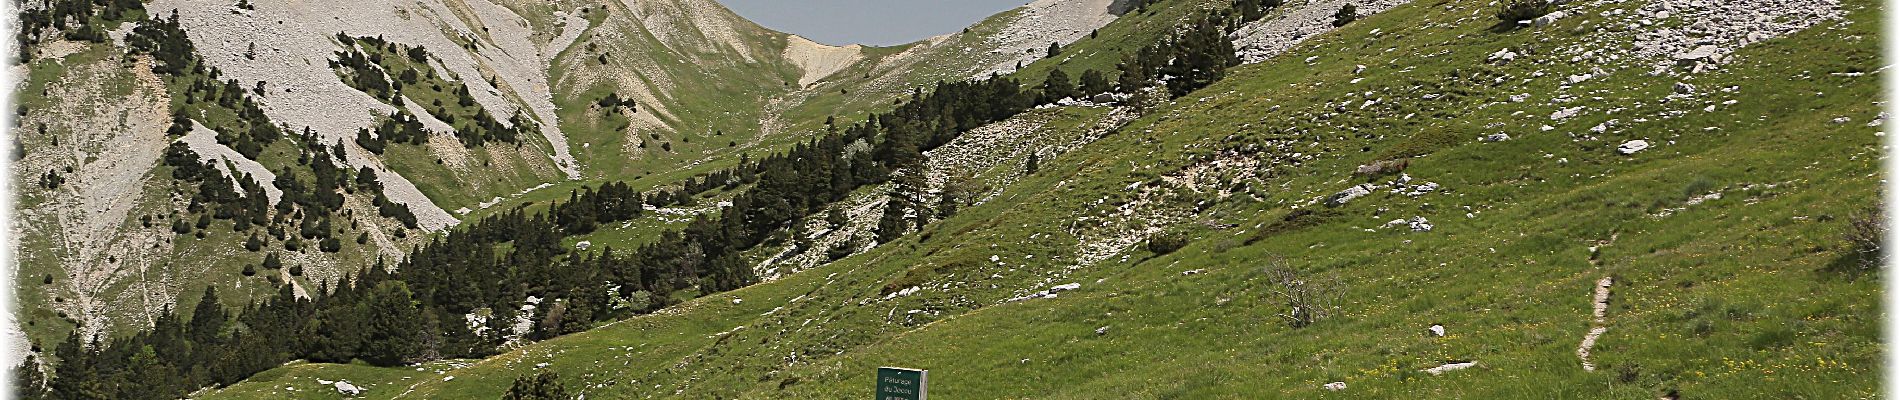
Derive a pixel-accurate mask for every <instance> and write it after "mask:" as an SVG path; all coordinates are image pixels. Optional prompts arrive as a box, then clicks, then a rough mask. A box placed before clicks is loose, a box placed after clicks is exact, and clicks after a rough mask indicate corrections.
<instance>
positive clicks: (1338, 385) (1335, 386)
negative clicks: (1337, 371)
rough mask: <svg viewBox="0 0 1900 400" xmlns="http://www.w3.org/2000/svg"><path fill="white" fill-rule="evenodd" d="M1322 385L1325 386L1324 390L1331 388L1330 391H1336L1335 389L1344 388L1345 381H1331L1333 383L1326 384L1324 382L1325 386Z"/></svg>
mask: <svg viewBox="0 0 1900 400" xmlns="http://www.w3.org/2000/svg"><path fill="white" fill-rule="evenodd" d="M1324 387H1325V388H1326V390H1331V391H1335V392H1336V391H1341V390H1346V383H1345V382H1333V383H1328V384H1326V386H1324Z"/></svg>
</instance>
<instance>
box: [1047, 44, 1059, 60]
mask: <svg viewBox="0 0 1900 400" xmlns="http://www.w3.org/2000/svg"><path fill="white" fill-rule="evenodd" d="M1061 54H1062V44H1061V43H1056V42H1049V55H1048V58H1055V56H1057V55H1061Z"/></svg>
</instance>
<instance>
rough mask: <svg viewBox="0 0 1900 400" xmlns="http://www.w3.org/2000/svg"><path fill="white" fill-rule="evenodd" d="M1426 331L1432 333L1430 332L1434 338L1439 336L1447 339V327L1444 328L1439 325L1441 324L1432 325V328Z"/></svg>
mask: <svg viewBox="0 0 1900 400" xmlns="http://www.w3.org/2000/svg"><path fill="white" fill-rule="evenodd" d="M1425 330H1426V331H1430V332H1431V333H1432V336H1437V337H1445V326H1444V325H1439V324H1432V327H1430V328H1425Z"/></svg>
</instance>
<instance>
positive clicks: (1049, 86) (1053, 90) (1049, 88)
mask: <svg viewBox="0 0 1900 400" xmlns="http://www.w3.org/2000/svg"><path fill="white" fill-rule="evenodd" d="M1076 95H1077V94H1076V91H1075V85H1074V84H1072V83H1069V74H1067V73H1064V72H1062V69H1061V68H1056V69H1051V70H1049V77H1048V79H1044V80H1043V81H1042V101H1040V103H1045V104H1047V103H1054V102H1056V100H1061V99H1065V98H1072V97H1076Z"/></svg>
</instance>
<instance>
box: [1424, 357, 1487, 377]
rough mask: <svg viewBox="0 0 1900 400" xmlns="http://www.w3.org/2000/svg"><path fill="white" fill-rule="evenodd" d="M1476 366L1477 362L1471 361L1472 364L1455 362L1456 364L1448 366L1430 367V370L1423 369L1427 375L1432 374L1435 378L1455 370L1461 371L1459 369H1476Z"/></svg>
mask: <svg viewBox="0 0 1900 400" xmlns="http://www.w3.org/2000/svg"><path fill="white" fill-rule="evenodd" d="M1476 366H1478V363H1477V362H1475V361H1473V362H1456V363H1450V364H1445V365H1440V366H1436V367H1431V368H1427V369H1425V373H1428V374H1432V375H1434V376H1436V375H1439V374H1443V373H1446V372H1451V371H1457V370H1461V369H1465V368H1471V367H1476Z"/></svg>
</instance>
